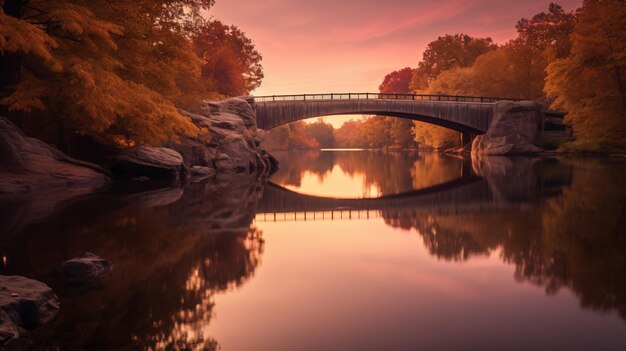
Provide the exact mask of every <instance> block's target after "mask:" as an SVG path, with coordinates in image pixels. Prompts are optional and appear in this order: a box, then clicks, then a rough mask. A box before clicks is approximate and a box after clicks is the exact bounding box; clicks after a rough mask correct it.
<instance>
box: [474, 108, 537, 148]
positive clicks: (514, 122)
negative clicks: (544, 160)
mask: <svg viewBox="0 0 626 351" xmlns="http://www.w3.org/2000/svg"><path fill="white" fill-rule="evenodd" d="M540 123H541V105H540V104H539V103H536V102H533V101H521V102H512V101H500V102H497V103H495V105H494V117H493V120H492V121H491V125H490V126H489V129H488V130H487V132H486V133H485V134H483V135H479V136H477V137H476V138H475V139H474V142H473V143H472V156H474V155H507V154H525V153H536V152H541V151H543V150H542V149H541V148H538V147H536V146H535V145H533V142H535V140H536V139H537V135H538V126H539V124H540Z"/></svg>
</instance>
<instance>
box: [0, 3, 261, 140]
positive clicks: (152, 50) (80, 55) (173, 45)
mask: <svg viewBox="0 0 626 351" xmlns="http://www.w3.org/2000/svg"><path fill="white" fill-rule="evenodd" d="M0 3H1V4H2V10H3V11H2V12H0V52H2V55H0V69H1V70H2V71H1V72H2V74H1V75H0V76H2V79H0V80H1V82H0V84H1V87H0V88H1V90H0V93H1V96H0V104H2V105H4V106H6V108H7V109H8V110H10V111H18V112H19V111H21V112H22V115H23V114H24V113H27V114H29V115H32V116H36V117H37V118H39V121H38V123H39V124H46V125H52V124H54V123H55V122H56V123H58V125H59V129H65V128H66V129H69V130H72V131H75V132H77V133H79V134H82V135H87V136H90V137H91V138H93V139H95V140H96V141H99V142H101V143H104V144H109V145H114V146H118V147H129V146H133V145H139V144H158V143H161V142H164V141H168V140H171V141H176V140H177V139H178V137H179V136H180V135H187V136H194V135H197V134H198V133H199V132H200V131H199V130H198V128H197V127H196V126H195V125H194V124H193V123H191V121H190V120H189V119H188V118H187V117H185V116H183V115H181V114H180V113H179V111H178V108H179V107H182V108H189V107H192V106H197V105H198V104H199V102H200V100H201V99H202V98H206V97H207V96H209V95H211V94H212V93H213V94H214V95H219V92H215V91H214V90H215V89H217V88H216V87H218V86H226V85H228V84H230V85H231V86H235V87H241V86H245V87H246V88H245V89H249V88H250V87H254V86H258V84H259V82H260V79H261V78H262V71H261V67H260V65H258V61H259V60H260V56H259V55H258V53H257V52H256V51H254V48H253V46H252V44H251V42H250V41H249V39H247V38H245V36H244V35H243V33H241V32H240V31H238V30H237V29H236V27H232V26H230V27H227V29H224V26H223V25H221V24H220V26H218V27H219V28H220V29H222V31H223V34H224V35H223V37H225V38H226V39H224V40H223V42H224V43H227V44H223V45H221V46H219V45H217V44H216V47H215V48H214V52H213V54H212V55H211V59H212V60H211V61H209V60H207V57H198V55H197V54H196V52H195V51H194V49H195V48H194V45H193V41H192V38H193V37H194V36H195V35H198V33H203V32H202V30H203V29H204V30H206V28H212V27H211V26H212V25H214V27H215V23H216V22H208V21H207V20H205V19H204V18H203V11H206V10H208V9H209V8H210V7H211V6H212V5H213V0H155V1H126V0H124V1H116V2H115V4H114V5H112V4H111V2H110V1H107V0H92V1H86V0H59V1H43V0H4V1H0ZM226 47H229V48H230V49H229V50H226V49H225V48H226ZM205 50H208V49H207V48H206V47H205ZM220 63H224V65H221V66H220ZM226 63H227V64H226ZM211 64H215V66H216V67H217V68H216V69H220V68H224V66H227V67H235V68H233V69H231V70H227V69H224V72H226V73H225V75H226V76H225V78H223V79H221V80H220V82H221V85H216V86H210V85H209V86H207V85H205V84H202V83H201V82H202V80H201V79H202V77H201V73H202V72H203V69H204V70H205V71H206V69H207V65H211ZM246 65H248V66H246ZM246 67H247V68H246ZM212 89H213V90H212ZM231 90H232V89H231ZM222 95H223V94H222Z"/></svg>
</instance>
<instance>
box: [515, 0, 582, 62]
mask: <svg viewBox="0 0 626 351" xmlns="http://www.w3.org/2000/svg"><path fill="white" fill-rule="evenodd" d="M575 23H576V21H575V16H574V14H573V13H571V12H566V11H565V10H564V9H563V7H561V6H560V5H558V4H556V3H550V5H549V6H548V12H540V13H538V14H536V15H534V16H533V17H532V18H531V19H530V20H529V19H526V18H522V19H520V20H519V21H517V25H516V26H515V28H516V29H517V33H518V38H519V40H520V41H522V42H523V43H524V44H526V45H528V46H529V47H531V48H533V49H534V50H536V51H537V52H540V53H542V54H545V55H546V56H547V57H546V59H556V58H564V57H566V56H567V55H569V51H570V48H571V46H572V45H571V40H570V34H571V33H572V31H573V30H574V26H575Z"/></svg>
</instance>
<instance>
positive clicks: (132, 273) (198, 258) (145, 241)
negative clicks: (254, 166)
mask: <svg viewBox="0 0 626 351" xmlns="http://www.w3.org/2000/svg"><path fill="white" fill-rule="evenodd" d="M262 187H263V182H262V181H257V180H256V179H254V178H250V179H249V177H248V176H247V175H229V180H228V181H227V180H225V179H224V180H222V181H220V180H218V181H216V182H214V183H199V184H192V185H189V186H188V187H186V188H185V189H184V191H183V192H181V189H166V190H155V191H148V192H143V193H139V194H133V195H123V194H111V195H108V196H102V197H98V198H94V199H90V200H86V201H84V202H81V203H80V204H77V205H74V206H70V207H68V208H66V209H64V210H63V211H62V212H60V213H58V214H57V215H55V216H54V217H53V218H50V219H48V220H46V221H44V222H42V223H38V224H34V225H30V226H28V227H27V228H26V229H25V230H24V231H23V232H21V233H20V234H19V235H18V236H17V237H16V239H15V240H14V241H12V242H11V243H10V244H9V245H8V246H5V247H3V248H2V250H3V251H4V252H6V255H7V257H8V258H7V261H8V262H10V264H9V265H7V266H5V267H2V268H1V269H2V270H1V273H2V274H18V275H20V274H21V275H26V276H29V277H32V278H35V279H38V280H41V281H44V282H47V283H48V284H49V285H51V286H52V287H53V289H54V290H55V292H56V293H57V294H58V295H59V297H60V299H61V304H62V309H61V312H60V313H59V315H58V317H57V318H56V319H55V320H54V321H53V322H52V323H51V324H50V325H49V326H47V327H46V328H43V329H41V330H39V331H37V332H36V333H35V334H33V338H34V348H35V349H38V348H39V349H59V350H60V349H63V350H66V349H87V348H89V349H90V348H96V349H118V348H127V347H128V346H129V345H133V346H132V348H137V349H171V350H212V349H217V347H218V343H217V341H216V340H213V339H212V338H211V336H210V335H207V333H206V331H205V330H206V327H207V325H208V323H209V322H210V321H211V317H212V316H213V314H212V311H213V296H214V294H215V293H216V292H219V291H224V290H228V289H233V288H236V287H238V286H241V285H242V284H244V283H245V282H246V281H247V280H248V279H250V278H251V277H252V276H253V275H254V272H255V270H256V269H257V268H258V267H259V266H260V264H261V258H262V255H263V247H264V245H263V243H264V241H263V238H262V233H261V232H260V231H258V230H257V229H256V228H254V227H253V226H251V223H252V219H253V218H254V213H255V206H256V202H257V200H258V197H259V196H260V195H261V191H262ZM85 251H89V252H95V253H97V254H98V255H100V256H102V257H106V258H107V259H109V260H111V261H112V262H113V264H114V268H113V271H112V272H111V273H110V274H109V276H107V277H105V278H104V280H103V281H102V285H101V286H100V287H99V288H97V289H95V290H91V291H86V292H85V291H75V290H72V289H70V288H66V287H65V286H63V285H62V283H61V282H60V280H59V279H58V278H57V275H56V271H55V270H56V267H57V266H58V263H59V262H61V261H62V260H64V259H67V258H71V257H73V256H76V255H77V254H80V253H82V252H85Z"/></svg>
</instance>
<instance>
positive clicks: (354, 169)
mask: <svg viewBox="0 0 626 351" xmlns="http://www.w3.org/2000/svg"><path fill="white" fill-rule="evenodd" d="M276 157H277V158H278V159H279V161H280V162H281V163H280V164H281V167H280V169H279V170H278V172H277V173H276V174H275V175H274V176H273V177H272V181H273V182H275V183H276V184H279V185H281V186H283V187H285V188H287V189H291V190H294V191H297V192H299V193H305V194H314V195H322V196H329V197H341V198H372V197H379V196H384V195H391V194H398V193H402V192H406V191H410V190H417V189H423V188H427V187H430V186H433V185H437V184H441V183H445V182H448V181H451V180H453V179H456V178H458V177H461V176H462V175H463V171H464V161H463V160H462V159H459V158H455V157H451V156H447V155H445V154H441V153H434V152H418V151H409V150H405V151H382V150H352V151H334V150H324V151H298V152H293V153H291V152H277V153H276ZM465 163H467V161H466V162H465ZM465 166H466V168H467V164H465Z"/></svg>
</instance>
